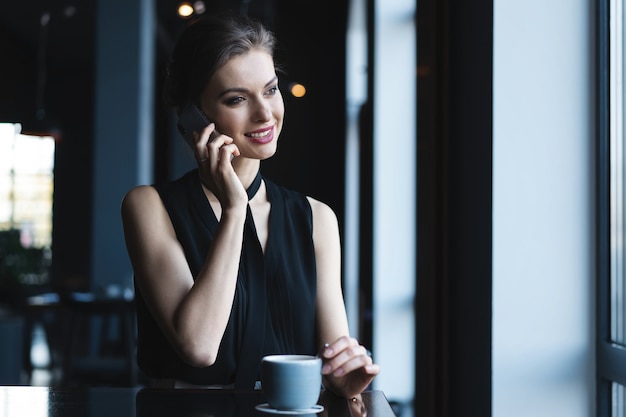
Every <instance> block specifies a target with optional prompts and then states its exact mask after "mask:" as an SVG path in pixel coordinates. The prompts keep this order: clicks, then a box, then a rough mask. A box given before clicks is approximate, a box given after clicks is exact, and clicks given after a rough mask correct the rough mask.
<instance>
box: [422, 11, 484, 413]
mask: <svg viewBox="0 0 626 417" xmlns="http://www.w3.org/2000/svg"><path fill="white" fill-rule="evenodd" d="M417 5H418V8H417V11H418V13H417V19H418V21H417V22H418V23H417V29H418V35H417V37H418V43H417V52H418V75H419V77H418V86H417V98H418V113H417V114H416V117H417V121H418V123H417V126H418V155H417V157H418V158H417V159H418V175H417V178H418V192H417V195H418V202H417V207H418V212H417V224H418V225H419V226H418V233H417V253H416V256H417V281H416V293H417V300H416V303H417V306H418V308H417V316H416V337H417V339H416V357H415V359H416V369H415V375H416V390H415V415H420V416H433V417H434V416H437V417H447V416H466V415H471V416H489V415H491V411H492V410H491V401H492V398H491V396H492V391H491V386H492V379H491V343H492V334H491V325H492V188H491V187H492V185H491V184H492V106H493V104H492V63H493V59H492V50H493V47H492V45H493V2H492V1H491V0H480V1H475V2H471V3H469V2H464V1H462V0H423V1H419V2H418V3H417Z"/></svg>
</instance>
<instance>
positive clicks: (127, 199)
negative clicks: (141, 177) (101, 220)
mask: <svg viewBox="0 0 626 417" xmlns="http://www.w3.org/2000/svg"><path fill="white" fill-rule="evenodd" d="M156 200H159V194H158V193H157V191H156V190H155V188H154V187H152V186H149V185H139V186H137V187H134V188H132V189H130V190H129V191H128V192H127V193H126V195H125V196H124V198H123V199H122V215H128V214H129V213H130V212H132V211H135V210H137V209H142V208H145V207H149V206H152V205H153V204H154V201H156Z"/></svg>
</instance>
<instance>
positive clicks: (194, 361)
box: [181, 343, 217, 368]
mask: <svg viewBox="0 0 626 417" xmlns="http://www.w3.org/2000/svg"><path fill="white" fill-rule="evenodd" d="M181 355H182V359H183V361H185V362H186V363H187V364H189V365H191V366H195V367H197V368H205V367H207V366H212V365H213V364H214V363H215V361H216V359H217V350H216V349H211V348H207V347H204V346H199V345H198V344H194V343H190V344H186V345H184V346H183V347H182V348H181Z"/></svg>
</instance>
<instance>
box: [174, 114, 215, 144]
mask: <svg viewBox="0 0 626 417" xmlns="http://www.w3.org/2000/svg"><path fill="white" fill-rule="evenodd" d="M210 123H211V122H210V121H209V119H208V118H207V117H206V115H205V114H204V112H203V111H202V110H201V109H200V107H198V105H197V104H189V105H187V106H186V107H185V108H184V109H183V111H182V112H181V113H180V116H179V118H178V131H179V132H180V133H181V134H182V135H183V137H184V138H185V140H186V141H187V144H189V146H191V147H193V144H194V140H193V132H198V133H200V132H201V131H202V129H204V128H205V127H206V126H208V125H209V124H210Z"/></svg>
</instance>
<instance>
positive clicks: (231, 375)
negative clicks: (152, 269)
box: [135, 170, 317, 388]
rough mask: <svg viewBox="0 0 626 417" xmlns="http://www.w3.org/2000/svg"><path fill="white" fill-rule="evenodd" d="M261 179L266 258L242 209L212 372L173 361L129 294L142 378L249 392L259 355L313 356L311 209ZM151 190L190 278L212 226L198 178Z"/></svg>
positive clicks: (185, 178) (196, 269)
mask: <svg viewBox="0 0 626 417" xmlns="http://www.w3.org/2000/svg"><path fill="white" fill-rule="evenodd" d="M260 179H261V178H260V173H259V174H258V176H257V179H256V181H257V182H258V181H260ZM264 181H265V186H266V190H267V195H268V198H269V200H270V202H271V211H270V219H269V236H268V243H267V247H266V253H265V254H263V252H262V249H261V246H260V244H259V241H258V238H257V237H256V231H255V229H254V222H253V221H252V218H251V214H250V210H249V209H248V217H247V218H246V226H245V232H244V242H243V248H242V249H241V250H242V253H241V262H240V264H239V274H238V277H237V285H236V289H235V296H234V300H233V307H232V311H231V314H230V318H229V321H228V325H227V327H226V331H225V333H224V337H223V339H222V343H221V345H220V348H219V351H218V355H217V358H216V362H215V363H214V364H213V365H212V366H209V367H203V368H202V367H193V366H190V365H188V364H187V363H185V362H184V361H183V360H181V359H180V357H179V356H178V355H177V354H176V352H175V351H174V350H173V348H172V346H171V345H170V344H169V342H168V340H167V339H166V337H165V335H164V334H163V333H162V332H161V330H160V329H159V327H158V325H157V323H156V322H155V320H154V319H153V317H152V316H151V314H150V312H149V311H148V309H147V306H146V304H145V302H144V300H143V298H142V296H141V293H140V291H139V290H138V288H136V292H135V298H136V306H137V331H138V334H137V336H138V340H137V364H138V366H139V368H140V369H141V370H142V371H143V372H144V373H145V374H146V375H147V376H148V377H149V378H156V379H176V380H182V381H186V382H189V383H192V384H197V385H230V384H235V387H236V388H253V387H254V383H255V381H256V380H257V379H258V365H259V363H260V360H261V358H262V357H263V355H267V354H278V353H281V354H295V353H299V354H312V355H314V354H315V353H316V347H315V298H316V283H317V280H316V268H315V251H314V247H313V238H312V214H311V207H310V205H309V202H308V200H307V198H306V196H304V195H303V194H301V193H298V192H295V191H292V190H289V189H286V188H284V187H280V186H278V185H276V184H275V183H273V182H272V181H270V180H267V179H264ZM155 188H156V189H157V191H158V192H159V195H160V197H161V199H162V201H163V204H164V205H165V208H166V210H167V212H168V214H169V216H170V219H171V221H172V224H173V226H174V230H175V232H176V236H177V238H178V240H179V241H180V243H181V245H182V247H183V249H184V252H185V256H186V257H187V262H188V263H189V268H190V270H191V273H192V275H193V276H194V277H195V276H197V274H198V272H199V271H200V269H201V268H202V265H203V263H204V260H205V257H206V254H207V252H208V249H209V245H210V244H211V242H212V241H213V236H214V235H215V231H216V228H217V225H218V220H217V218H216V216H215V213H214V212H213V210H212V209H211V205H210V204H209V202H208V200H207V198H206V196H205V195H204V192H203V190H202V185H201V182H200V178H199V176H198V172H197V170H192V171H190V172H188V173H187V174H185V175H184V176H183V177H181V178H180V179H178V180H176V181H173V182H169V183H165V184H160V185H156V186H155ZM251 188H252V186H251ZM234 250H235V249H234ZM237 250H239V249H237ZM163 279H167V277H163Z"/></svg>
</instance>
